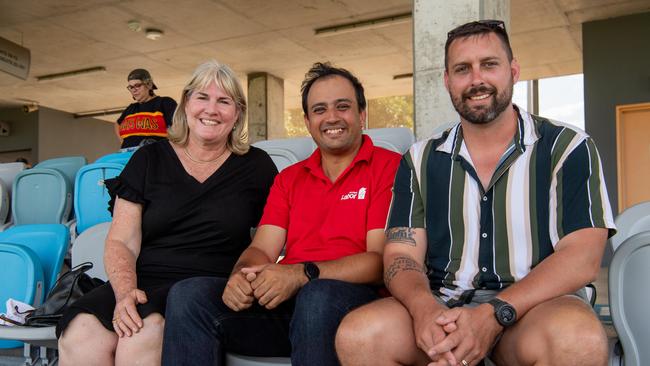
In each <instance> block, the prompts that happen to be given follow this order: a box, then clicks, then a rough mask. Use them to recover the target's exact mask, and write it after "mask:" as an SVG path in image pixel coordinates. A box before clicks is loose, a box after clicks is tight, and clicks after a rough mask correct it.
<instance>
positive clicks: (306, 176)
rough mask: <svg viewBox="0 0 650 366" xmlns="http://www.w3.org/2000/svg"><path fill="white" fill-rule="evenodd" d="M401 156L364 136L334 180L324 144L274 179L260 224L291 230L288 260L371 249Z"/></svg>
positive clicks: (322, 258) (316, 258) (383, 220)
mask: <svg viewBox="0 0 650 366" xmlns="http://www.w3.org/2000/svg"><path fill="white" fill-rule="evenodd" d="M399 160H400V155H399V154H397V153H394V152H392V151H388V150H386V149H383V148H380V147H376V146H374V145H373V144H372V140H371V139H370V138H369V137H368V136H366V135H363V142H362V144H361V148H360V149H359V152H358V153H357V156H356V157H355V158H354V160H353V161H352V163H351V164H350V166H348V167H347V168H346V169H345V171H344V172H343V173H342V174H341V175H340V176H339V177H338V179H337V180H336V182H334V183H332V182H331V181H330V180H329V178H327V176H326V175H325V173H324V172H323V168H322V167H321V154H320V149H316V151H314V153H313V154H312V155H311V156H310V157H309V158H307V159H306V160H303V161H301V162H299V163H296V164H294V165H292V166H290V167H288V168H286V169H284V170H283V171H282V172H281V173H280V174H278V175H277V176H276V178H275V182H274V183H273V186H272V187H271V192H270V193H269V197H268V199H267V201H266V207H265V208H264V216H262V220H261V221H260V225H275V226H279V227H281V228H284V229H286V230H287V243H286V253H285V257H284V259H283V260H282V261H281V262H280V263H283V264H293V263H300V262H305V261H327V260H334V259H338V258H341V257H345V256H349V255H352V254H357V253H363V252H365V251H366V233H367V232H368V231H369V230H373V229H383V228H384V227H385V226H386V215H387V214H388V206H389V205H390V201H391V197H392V188H393V180H394V179H395V172H396V170H397V166H398V165H399Z"/></svg>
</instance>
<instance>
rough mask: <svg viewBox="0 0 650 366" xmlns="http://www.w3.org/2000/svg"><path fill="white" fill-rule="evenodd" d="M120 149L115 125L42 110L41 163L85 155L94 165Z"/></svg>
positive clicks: (39, 141)
mask: <svg viewBox="0 0 650 366" xmlns="http://www.w3.org/2000/svg"><path fill="white" fill-rule="evenodd" d="M119 148H120V143H119V141H118V139H117V136H116V135H115V130H114V124H113V123H111V122H106V121H102V120H98V119H95V118H74V117H73V115H72V114H70V113H66V112H62V111H58V110H55V109H50V108H46V107H40V108H39V120H38V161H43V160H46V159H50V158H56V157H61V156H73V155H82V156H85V157H86V159H87V160H88V162H93V161H95V159H97V158H98V157H100V156H102V155H106V154H109V153H112V152H116V151H117V150H118V149H119Z"/></svg>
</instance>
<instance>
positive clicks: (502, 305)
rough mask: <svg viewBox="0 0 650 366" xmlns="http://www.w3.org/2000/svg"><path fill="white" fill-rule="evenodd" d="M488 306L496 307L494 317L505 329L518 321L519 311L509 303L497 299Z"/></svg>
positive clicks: (489, 302)
mask: <svg viewBox="0 0 650 366" xmlns="http://www.w3.org/2000/svg"><path fill="white" fill-rule="evenodd" d="M488 304H490V305H492V306H493V307H494V317H495V318H497V322H499V324H501V325H502V326H503V327H504V328H507V327H509V326H511V325H513V324H515V322H516V321H517V310H515V308H514V307H513V306H512V305H510V304H508V303H507V302H505V301H503V300H501V299H498V298H496V297H495V298H493V299H492V300H490V301H488Z"/></svg>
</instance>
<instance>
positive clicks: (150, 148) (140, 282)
mask: <svg viewBox="0 0 650 366" xmlns="http://www.w3.org/2000/svg"><path fill="white" fill-rule="evenodd" d="M245 114H246V100H245V97H244V94H243V91H242V88H241V85H240V83H239V81H238V80H237V78H236V76H235V74H234V73H233V72H232V70H230V68H228V67H227V66H226V65H223V64H220V63H218V62H216V61H209V62H206V63H204V64H202V65H200V66H199V67H198V68H197V69H196V70H195V71H194V74H193V76H192V78H191V80H190V81H189V82H188V84H187V85H186V86H185V88H184V89H183V93H182V96H181V99H180V104H179V105H178V107H177V109H176V112H175V114H174V122H173V125H172V128H171V130H170V131H169V141H159V142H156V143H153V144H150V145H146V146H144V147H142V148H140V149H139V150H137V151H136V152H135V153H134V155H133V157H132V158H131V160H130V161H129V163H128V164H127V166H126V167H125V168H124V171H123V172H122V174H120V176H119V177H117V178H116V179H114V180H109V181H107V182H106V184H107V186H108V188H109V191H110V193H111V197H112V198H113V200H112V203H114V206H113V205H112V207H114V208H113V223H112V225H111V229H110V231H109V233H108V237H107V239H106V248H105V252H104V262H105V267H106V272H107V274H108V278H109V283H107V284H106V285H104V286H102V287H99V288H98V289H96V290H94V291H92V292H91V293H89V294H88V295H86V296H84V297H83V298H81V299H80V300H78V301H77V302H76V303H75V304H74V305H73V306H72V307H71V308H70V309H68V311H67V312H66V313H65V314H64V316H63V319H62V320H61V322H60V323H59V325H58V327H57V335H58V336H60V338H59V364H60V365H61V366H66V365H82V364H88V362H90V361H91V360H92V364H94V365H113V364H115V365H134V364H139V365H159V364H160V357H161V347H162V335H163V327H164V314H165V301H166V297H167V292H168V291H169V288H170V287H171V286H172V285H173V284H174V283H175V282H177V281H179V280H181V279H185V278H189V277H194V276H215V277H226V278H227V277H228V276H229V274H230V272H231V270H232V267H233V265H234V264H235V262H236V261H237V258H238V257H239V255H240V254H241V252H242V251H243V250H244V249H245V248H246V247H247V246H248V244H249V243H250V240H251V238H250V229H251V227H254V226H256V225H257V222H258V220H259V219H260V216H261V214H262V210H263V208H264V204H265V202H266V196H267V194H268V191H269V188H270V186H271V184H272V183H273V179H274V177H275V175H276V174H277V170H276V168H275V165H274V164H273V162H272V161H271V159H270V158H269V156H268V155H267V154H266V153H264V152H263V151H262V150H260V149H257V148H255V147H251V146H249V145H248V144H247V143H246V142H245V137H244V136H243V135H244V120H245Z"/></svg>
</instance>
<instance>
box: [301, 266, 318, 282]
mask: <svg viewBox="0 0 650 366" xmlns="http://www.w3.org/2000/svg"><path fill="white" fill-rule="evenodd" d="M304 265H305V275H306V276H307V278H308V279H309V280H310V281H311V280H315V279H317V278H318V276H319V275H320V269H319V268H318V266H317V265H315V264H314V263H312V262H305V264H304Z"/></svg>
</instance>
